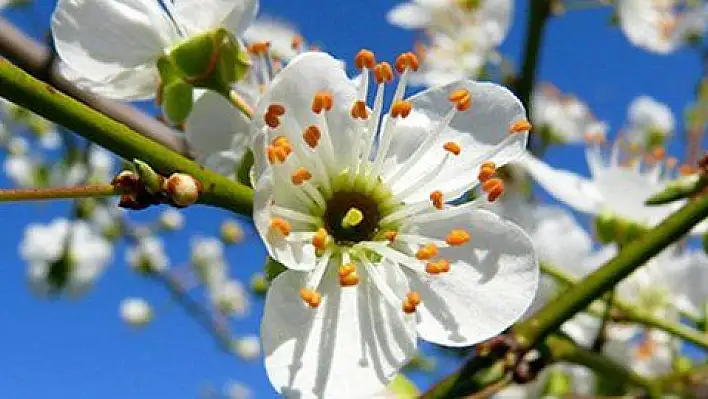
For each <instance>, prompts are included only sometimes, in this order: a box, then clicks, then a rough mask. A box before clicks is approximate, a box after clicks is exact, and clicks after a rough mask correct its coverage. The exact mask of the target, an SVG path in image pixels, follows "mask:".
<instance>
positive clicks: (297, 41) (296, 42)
mask: <svg viewBox="0 0 708 399" xmlns="http://www.w3.org/2000/svg"><path fill="white" fill-rule="evenodd" d="M290 47H291V48H292V49H293V50H295V51H300V48H302V36H300V35H295V36H293V38H292V39H291V40H290Z"/></svg>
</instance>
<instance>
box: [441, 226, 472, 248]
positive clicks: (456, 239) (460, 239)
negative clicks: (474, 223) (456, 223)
mask: <svg viewBox="0 0 708 399" xmlns="http://www.w3.org/2000/svg"><path fill="white" fill-rule="evenodd" d="M469 240H470V234H469V233H468V232H466V231H464V230H462V229H454V230H451V231H450V232H449V233H448V234H447V237H445V242H446V243H448V245H451V246H453V247H455V246H458V245H462V244H464V243H466V242H467V241H469Z"/></svg>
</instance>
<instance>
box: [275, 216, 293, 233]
mask: <svg viewBox="0 0 708 399" xmlns="http://www.w3.org/2000/svg"><path fill="white" fill-rule="evenodd" d="M270 228H271V229H273V230H276V231H278V232H279V233H280V234H282V235H283V236H287V235H288V234H290V223H288V221H287V220H285V219H283V218H280V217H274V218H271V219H270Z"/></svg>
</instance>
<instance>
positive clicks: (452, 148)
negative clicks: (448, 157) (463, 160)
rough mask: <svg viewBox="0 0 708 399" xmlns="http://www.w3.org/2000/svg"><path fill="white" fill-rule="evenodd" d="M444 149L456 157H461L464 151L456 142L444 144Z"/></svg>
mask: <svg viewBox="0 0 708 399" xmlns="http://www.w3.org/2000/svg"><path fill="white" fill-rule="evenodd" d="M443 148H444V149H445V151H447V152H449V153H452V154H455V155H460V152H461V151H462V148H460V145H459V144H457V143H455V142H454V141H448V142H447V143H445V144H443Z"/></svg>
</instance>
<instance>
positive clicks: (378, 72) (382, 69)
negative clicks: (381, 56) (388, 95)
mask: <svg viewBox="0 0 708 399" xmlns="http://www.w3.org/2000/svg"><path fill="white" fill-rule="evenodd" d="M374 79H376V83H378V84H381V83H386V82H390V81H392V80H393V69H391V64H389V63H388V62H381V63H379V64H376V66H375V67H374Z"/></svg>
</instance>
